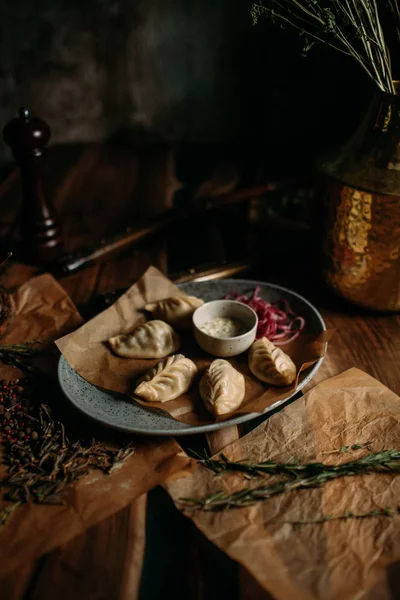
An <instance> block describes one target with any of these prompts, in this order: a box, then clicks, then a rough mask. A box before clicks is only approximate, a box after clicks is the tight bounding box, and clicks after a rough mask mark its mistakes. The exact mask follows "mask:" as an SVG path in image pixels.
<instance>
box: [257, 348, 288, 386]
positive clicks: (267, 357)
mask: <svg viewBox="0 0 400 600" xmlns="http://www.w3.org/2000/svg"><path fill="white" fill-rule="evenodd" d="M249 369H250V371H251V372H252V373H253V375H255V376H256V377H257V379H260V380H261V381H265V383H269V384H270V385H283V386H284V385H290V384H291V383H293V381H294V380H295V379H296V365H295V364H294V362H293V361H292V359H291V358H290V356H288V355H287V354H285V353H284V352H283V350H281V349H280V348H277V347H276V346H275V345H274V344H273V343H272V342H270V341H269V340H268V339H267V338H265V337H264V338H261V339H260V340H256V341H255V342H254V344H253V345H252V346H251V348H250V352H249Z"/></svg>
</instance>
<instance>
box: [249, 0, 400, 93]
mask: <svg viewBox="0 0 400 600" xmlns="http://www.w3.org/2000/svg"><path fill="white" fill-rule="evenodd" d="M388 4H389V7H390V9H391V11H392V13H393V15H394V17H395V22H396V29H397V31H398V34H399V38H400V8H399V4H398V0H388ZM262 15H267V16H269V17H270V18H272V19H273V21H274V22H275V23H277V24H280V25H281V26H289V27H292V28H294V29H296V30H297V31H299V32H300V34H301V35H305V36H306V38H307V39H309V38H311V39H313V40H314V42H313V43H315V42H322V43H324V44H327V45H328V46H330V47H331V48H334V49H335V50H339V51H340V52H342V53H344V54H346V55H348V56H351V57H353V58H354V59H355V60H356V61H357V62H358V63H359V65H360V66H361V67H362V68H363V69H364V71H365V72H366V73H367V75H368V76H369V77H370V78H371V79H372V80H373V81H374V82H375V83H376V84H377V85H378V87H379V88H380V89H381V90H382V91H385V92H389V93H395V89H394V85H393V81H392V79H393V78H392V71H391V62H390V55H389V51H388V48H387V46H386V43H385V37H384V32H383V29H382V25H381V22H380V18H379V12H378V4H377V0H331V1H330V2H327V1H326V0H304V1H303V2H299V1H298V0H269V2H268V6H264V5H263V4H262V3H255V4H253V6H252V8H251V16H252V19H253V24H257V22H258V19H259V17H260V16H262ZM313 43H311V44H310V42H309V41H307V42H306V44H305V47H304V51H305V52H307V51H308V50H309V49H310V48H311V46H312V45H313Z"/></svg>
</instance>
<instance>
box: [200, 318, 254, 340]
mask: <svg viewBox="0 0 400 600" xmlns="http://www.w3.org/2000/svg"><path fill="white" fill-rule="evenodd" d="M200 329H201V331H204V333H208V335H212V336H213V337H216V338H229V337H236V336H237V335H242V333H245V332H246V331H247V328H246V326H245V324H244V323H243V321H240V319H234V318H231V317H217V318H216V319H212V320H211V321H207V322H206V323H204V325H202V326H201V327H200Z"/></svg>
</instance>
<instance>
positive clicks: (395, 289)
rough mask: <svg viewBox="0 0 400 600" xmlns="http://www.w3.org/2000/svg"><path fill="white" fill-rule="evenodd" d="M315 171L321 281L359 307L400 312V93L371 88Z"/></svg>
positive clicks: (397, 87)
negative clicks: (367, 101) (344, 139)
mask: <svg viewBox="0 0 400 600" xmlns="http://www.w3.org/2000/svg"><path fill="white" fill-rule="evenodd" d="M395 85H396V89H397V90H400V86H399V84H398V83H396V84H395ZM321 170H322V173H323V179H324V190H323V198H324V211H323V235H324V240H323V274H324V278H325V280H326V282H327V283H328V285H329V286H330V287H331V288H332V289H333V290H335V291H336V292H337V293H338V294H340V295H341V296H343V297H344V298H346V299H347V300H350V301H351V302H353V303H355V304H357V305H359V306H362V307H365V308H369V309H373V310H378V311H400V252H399V251H400V95H399V96H398V95H394V94H387V93H384V92H378V93H377V94H376V96H375V98H374V100H373V102H372V104H371V106H370V108H369V110H368V113H367V115H366V118H365V119H364V121H363V123H362V124H361V126H360V128H359V129H358V131H357V133H356V134H355V135H354V137H353V138H352V139H351V140H350V142H349V143H348V144H347V145H346V146H345V147H344V148H343V149H342V150H341V152H340V153H339V154H338V155H337V156H336V157H335V158H333V159H330V160H328V161H326V162H325V163H324V164H322V165H321Z"/></svg>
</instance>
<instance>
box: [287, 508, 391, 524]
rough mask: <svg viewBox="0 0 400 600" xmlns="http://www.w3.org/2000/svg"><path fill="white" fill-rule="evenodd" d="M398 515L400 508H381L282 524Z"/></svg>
mask: <svg viewBox="0 0 400 600" xmlns="http://www.w3.org/2000/svg"><path fill="white" fill-rule="evenodd" d="M399 515H400V506H398V507H397V508H396V509H391V508H388V507H386V508H382V509H379V510H378V509H375V510H371V511H369V512H366V513H354V512H353V511H351V510H349V511H348V512H346V513H344V514H342V515H326V516H324V517H319V518H317V519H306V520H301V521H283V523H288V524H290V525H318V524H321V523H327V522H328V521H347V519H370V518H372V517H391V518H392V517H398V516H399Z"/></svg>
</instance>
